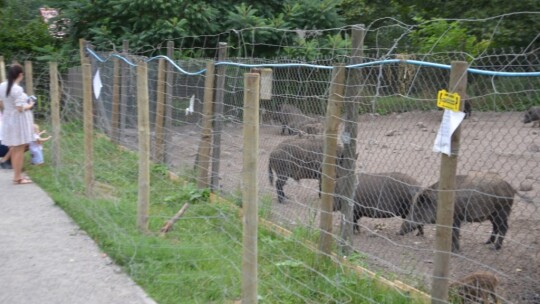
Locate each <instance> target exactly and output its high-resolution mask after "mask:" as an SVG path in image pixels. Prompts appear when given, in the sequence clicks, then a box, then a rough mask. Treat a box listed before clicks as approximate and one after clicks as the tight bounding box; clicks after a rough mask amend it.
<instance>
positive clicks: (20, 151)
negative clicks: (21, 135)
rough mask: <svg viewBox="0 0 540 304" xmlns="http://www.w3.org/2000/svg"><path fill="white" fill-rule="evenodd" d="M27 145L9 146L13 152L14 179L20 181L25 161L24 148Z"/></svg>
mask: <svg viewBox="0 0 540 304" xmlns="http://www.w3.org/2000/svg"><path fill="white" fill-rule="evenodd" d="M25 147H26V145H20V146H12V147H10V148H9V151H10V153H11V166H12V167H13V181H14V182H17V181H20V180H21V179H22V178H23V177H22V168H23V162H24V149H25Z"/></svg>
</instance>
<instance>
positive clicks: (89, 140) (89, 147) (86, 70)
mask: <svg viewBox="0 0 540 304" xmlns="http://www.w3.org/2000/svg"><path fill="white" fill-rule="evenodd" d="M79 47H80V54H81V65H82V73H83V77H82V80H83V125H84V127H83V129H84V186H85V194H86V196H87V197H91V196H92V195H93V186H94V155H93V152H94V141H93V134H94V120H93V105H92V101H93V100H92V66H91V65H90V60H89V59H88V57H86V52H85V51H84V48H85V47H86V42H85V41H84V39H80V40H79Z"/></svg>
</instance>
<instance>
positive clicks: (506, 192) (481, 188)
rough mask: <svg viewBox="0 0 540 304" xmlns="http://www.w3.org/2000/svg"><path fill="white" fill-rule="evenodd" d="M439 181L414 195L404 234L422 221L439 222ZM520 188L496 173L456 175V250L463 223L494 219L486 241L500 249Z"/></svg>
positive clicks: (453, 238)
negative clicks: (516, 187)
mask: <svg viewBox="0 0 540 304" xmlns="http://www.w3.org/2000/svg"><path fill="white" fill-rule="evenodd" d="M438 189H439V182H437V183H435V184H433V185H431V186H430V187H429V188H427V189H424V190H421V191H420V192H419V193H418V194H416V195H415V197H414V198H413V205H412V208H411V211H410V212H409V215H408V216H407V218H406V219H405V220H404V222H403V224H402V225H401V229H400V231H399V234H401V235H404V234H405V233H408V232H410V231H413V230H414V229H415V228H417V227H418V226H419V225H422V224H435V221H436V215H437V202H438ZM515 194H516V190H515V189H514V188H513V187H512V186H511V185H510V184H509V183H507V182H506V181H504V180H503V179H502V178H501V177H500V176H499V175H498V174H496V173H482V172H478V173H473V174H469V175H458V176H456V193H455V203H454V224H453V229H452V251H454V252H457V251H459V230H460V227H461V224H462V223H463V222H469V223H472V222H483V221H490V222H491V224H492V226H493V230H492V232H491V236H490V237H489V239H488V241H487V242H486V244H494V245H495V249H497V250H498V249H500V248H501V246H502V243H503V240H504V236H505V235H506V232H507V231H508V217H509V216H510V212H511V211H512V205H513V203H514V195H515Z"/></svg>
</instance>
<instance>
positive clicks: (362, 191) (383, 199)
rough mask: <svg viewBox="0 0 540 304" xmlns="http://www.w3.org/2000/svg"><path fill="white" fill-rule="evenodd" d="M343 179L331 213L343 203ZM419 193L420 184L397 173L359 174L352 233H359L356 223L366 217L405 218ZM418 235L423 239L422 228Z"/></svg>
mask: <svg viewBox="0 0 540 304" xmlns="http://www.w3.org/2000/svg"><path fill="white" fill-rule="evenodd" d="M342 180H343V178H339V179H338V180H337V181H336V190H335V196H334V211H337V210H341V205H342V204H343V203H346V202H345V201H344V198H343V196H342V193H344V190H345V189H342V188H343V185H344V183H343V182H342ZM419 190H420V183H419V182H418V181H416V180H415V179H414V178H412V177H411V176H409V175H407V174H404V173H400V172H387V173H360V174H358V175H357V185H356V190H355V193H354V208H353V210H354V211H353V221H354V232H359V231H360V228H359V226H358V220H360V218H362V217H363V216H365V217H370V218H390V217H395V216H400V217H402V218H406V217H407V215H408V214H409V210H410V208H411V202H412V199H413V197H414V195H415V194H416V193H417V192H418V191H419ZM418 230H419V231H418V235H423V234H424V231H423V229H422V226H418Z"/></svg>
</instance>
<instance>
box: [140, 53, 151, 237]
mask: <svg viewBox="0 0 540 304" xmlns="http://www.w3.org/2000/svg"><path fill="white" fill-rule="evenodd" d="M137 110H138V111H137V117H138V129H139V134H138V135H139V195H138V204H137V227H138V228H139V230H140V231H141V232H148V208H149V206H150V120H149V112H150V106H149V97H148V66H147V63H146V62H144V61H141V62H139V64H138V65H137Z"/></svg>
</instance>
